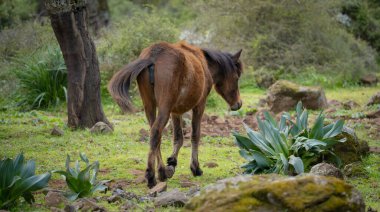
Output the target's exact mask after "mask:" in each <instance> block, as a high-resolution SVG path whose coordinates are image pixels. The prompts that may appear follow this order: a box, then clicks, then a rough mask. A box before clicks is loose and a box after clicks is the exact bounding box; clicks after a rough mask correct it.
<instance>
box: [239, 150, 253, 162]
mask: <svg viewBox="0 0 380 212" xmlns="http://www.w3.org/2000/svg"><path fill="white" fill-rule="evenodd" d="M239 154H240V156H242V157H243V158H244V159H246V160H247V161H252V160H255V158H254V157H253V156H252V154H251V153H250V152H248V151H247V150H245V149H240V150H239Z"/></svg>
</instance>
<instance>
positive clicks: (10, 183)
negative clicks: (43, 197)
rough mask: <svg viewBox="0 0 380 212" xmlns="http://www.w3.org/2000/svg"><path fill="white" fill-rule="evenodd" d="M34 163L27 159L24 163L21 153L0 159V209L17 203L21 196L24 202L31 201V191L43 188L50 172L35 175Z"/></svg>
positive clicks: (32, 200) (32, 198)
mask: <svg viewBox="0 0 380 212" xmlns="http://www.w3.org/2000/svg"><path fill="white" fill-rule="evenodd" d="M35 168H36V164H35V162H34V161H32V160H29V161H27V162H26V163H25V159H24V155H23V154H22V153H21V154H19V155H17V156H16V158H15V159H14V160H12V159H10V158H6V159H4V160H0V173H1V174H0V209H9V208H11V207H13V206H15V205H16V204H17V201H18V199H19V198H20V197H21V196H22V197H23V198H24V199H25V201H26V202H28V203H30V204H31V203H33V202H34V197H33V194H32V191H37V190H39V189H41V188H44V187H45V186H46V185H47V183H48V181H49V180H50V177H51V174H50V173H44V174H40V175H35Z"/></svg>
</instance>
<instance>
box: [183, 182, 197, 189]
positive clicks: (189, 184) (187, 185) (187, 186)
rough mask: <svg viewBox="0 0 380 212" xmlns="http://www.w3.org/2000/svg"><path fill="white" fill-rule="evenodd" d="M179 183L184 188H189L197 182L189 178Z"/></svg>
mask: <svg viewBox="0 0 380 212" xmlns="http://www.w3.org/2000/svg"><path fill="white" fill-rule="evenodd" d="M179 184H180V185H181V187H182V188H189V187H192V186H195V185H196V184H195V183H193V182H191V181H189V180H182V181H180V182H179Z"/></svg>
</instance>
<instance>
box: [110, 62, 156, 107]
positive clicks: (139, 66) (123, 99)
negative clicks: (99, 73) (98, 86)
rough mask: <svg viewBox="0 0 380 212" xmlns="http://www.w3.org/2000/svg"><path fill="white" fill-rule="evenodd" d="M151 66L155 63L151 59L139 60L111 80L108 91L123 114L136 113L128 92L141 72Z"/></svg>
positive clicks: (124, 68)
mask: <svg viewBox="0 0 380 212" xmlns="http://www.w3.org/2000/svg"><path fill="white" fill-rule="evenodd" d="M151 65H153V61H152V60H150V59H137V60H135V61H133V62H132V63H130V64H128V65H126V66H125V67H123V68H122V69H121V70H120V71H118V72H117V73H116V74H114V75H113V77H112V79H111V80H110V82H109V84H108V91H109V92H110V94H111V96H112V98H113V99H114V100H115V101H116V103H117V104H118V105H119V107H120V108H121V110H122V111H123V112H133V111H134V107H133V105H132V101H131V98H130V96H129V92H128V91H129V88H130V86H131V83H132V82H133V81H134V80H135V79H136V78H137V76H138V75H139V74H140V73H141V71H143V70H144V69H145V68H147V67H149V66H151Z"/></svg>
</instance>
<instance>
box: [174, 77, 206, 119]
mask: <svg viewBox="0 0 380 212" xmlns="http://www.w3.org/2000/svg"><path fill="white" fill-rule="evenodd" d="M203 90H204V85H202V84H198V85H197V86H182V87H181V88H180V90H179V92H178V97H177V101H176V103H175V104H174V106H173V108H172V112H173V113H177V114H182V113H185V112H187V111H189V110H191V109H193V108H194V107H195V106H197V105H198V104H199V102H200V101H201V100H202V98H203Z"/></svg>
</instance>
